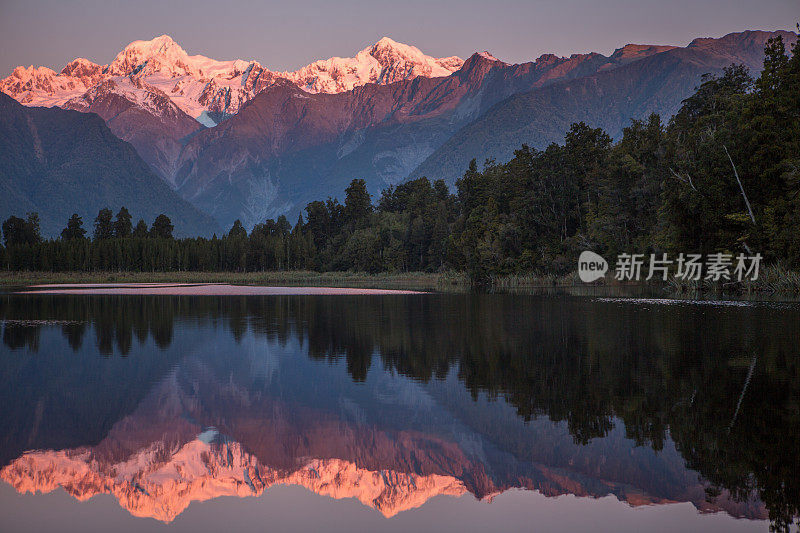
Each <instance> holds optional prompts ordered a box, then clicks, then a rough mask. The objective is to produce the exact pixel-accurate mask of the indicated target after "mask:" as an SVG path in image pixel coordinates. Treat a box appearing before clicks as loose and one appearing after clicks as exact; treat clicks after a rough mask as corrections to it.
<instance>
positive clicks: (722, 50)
mask: <svg viewBox="0 0 800 533" xmlns="http://www.w3.org/2000/svg"><path fill="white" fill-rule="evenodd" d="M778 34H779V35H781V36H782V37H783V40H784V42H785V43H787V47H788V45H790V44H791V43H794V42H795V41H796V40H797V35H796V34H794V33H791V32H763V31H747V32H743V33H733V34H730V35H726V36H725V37H723V38H721V39H695V40H694V41H692V42H691V43H690V44H689V46H687V47H686V48H674V49H670V50H666V51H664V52H663V53H658V54H651V55H650V56H648V57H644V58H641V56H640V55H639V53H637V52H638V51H637V50H629V52H630V53H625V50H624V49H623V50H621V51H619V52H622V53H621V54H620V57H624V56H628V58H630V59H633V60H632V61H630V62H628V63H629V64H627V65H626V66H624V67H622V68H618V69H615V70H612V71H607V70H606V69H601V70H600V72H598V73H596V74H594V75H591V76H587V77H584V78H580V79H577V80H572V81H568V82H564V83H559V84H557V85H553V86H550V87H547V88H543V89H537V90H533V91H529V92H526V93H521V94H518V95H516V96H513V97H511V98H509V99H507V100H505V101H503V102H501V103H499V104H497V105H496V106H494V107H493V108H492V109H490V110H489V111H487V113H486V114H485V115H483V116H482V117H481V118H480V119H478V120H476V121H475V122H472V123H471V124H469V125H467V126H465V127H464V128H463V129H461V130H460V131H458V132H457V133H456V134H455V135H453V136H452V137H451V138H450V139H448V140H447V142H445V143H444V144H443V145H442V146H440V147H439V148H438V149H437V150H436V151H435V152H434V153H433V154H431V155H430V156H429V157H428V158H427V159H426V160H425V161H424V162H422V163H421V164H420V165H419V167H417V168H416V169H415V170H414V171H413V172H411V173H410V175H411V176H412V177H419V176H430V177H435V178H444V179H445V180H446V181H447V182H448V183H450V184H453V183H454V182H455V180H456V179H457V178H459V177H461V175H463V173H464V171H465V170H466V169H467V166H468V165H469V161H470V160H471V159H473V158H476V159H477V161H478V162H483V161H484V160H486V159H495V160H497V161H498V162H503V161H507V160H509V159H511V158H512V157H513V154H514V150H516V149H518V148H519V147H520V146H521V145H522V144H523V143H524V144H528V145H529V146H532V147H535V148H544V147H546V146H547V145H548V144H550V143H554V142H556V143H561V142H563V140H564V134H565V133H566V131H567V130H568V129H569V127H570V124H572V123H574V122H579V121H584V122H586V123H587V124H588V125H590V126H591V127H600V128H603V129H604V130H605V131H607V132H608V133H609V134H610V135H611V136H612V137H615V138H619V136H620V135H621V134H622V128H623V127H625V126H627V125H628V124H629V122H630V120H631V119H633V118H636V119H641V118H644V117H646V116H647V115H648V114H650V113H659V114H660V115H661V116H662V119H663V120H664V121H665V122H666V121H667V120H668V118H669V117H670V116H672V115H673V114H674V113H675V112H676V111H677V110H678V109H679V107H680V104H681V101H682V100H683V99H684V98H685V97H687V96H689V95H690V94H691V93H692V91H693V90H694V88H695V87H696V86H697V85H699V82H700V77H701V76H702V75H703V74H705V73H711V74H719V73H721V71H722V69H723V68H725V67H727V66H730V65H731V64H739V63H742V64H744V65H746V66H747V67H748V68H749V69H750V70H751V71H753V72H757V71H760V70H761V67H762V63H763V60H764V45H765V44H766V41H767V39H769V38H770V37H773V36H775V35H778ZM615 55H617V54H615ZM612 57H613V56H612ZM637 59H640V60H637Z"/></svg>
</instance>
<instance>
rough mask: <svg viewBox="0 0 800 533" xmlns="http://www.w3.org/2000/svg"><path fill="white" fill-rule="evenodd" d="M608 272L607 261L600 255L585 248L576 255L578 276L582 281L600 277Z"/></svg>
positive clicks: (590, 280)
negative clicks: (578, 255)
mask: <svg viewBox="0 0 800 533" xmlns="http://www.w3.org/2000/svg"><path fill="white" fill-rule="evenodd" d="M606 272H608V263H607V262H606V260H605V259H603V258H602V257H601V256H599V255H597V254H596V253H594V252H590V251H589V250H586V251H584V252H581V255H580V257H578V276H579V277H580V278H581V281H583V282H584V283H591V282H593V281H597V280H598V279H600V278H602V277H603V276H605V275H606Z"/></svg>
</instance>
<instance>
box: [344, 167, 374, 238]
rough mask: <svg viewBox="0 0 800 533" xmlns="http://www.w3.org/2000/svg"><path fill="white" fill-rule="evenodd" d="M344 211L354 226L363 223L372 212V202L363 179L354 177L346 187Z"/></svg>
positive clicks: (348, 220)
mask: <svg viewBox="0 0 800 533" xmlns="http://www.w3.org/2000/svg"><path fill="white" fill-rule="evenodd" d="M344 192H345V201H344V213H345V216H346V217H347V222H348V223H349V224H350V225H351V226H352V227H356V226H360V225H363V224H364V223H365V222H366V221H367V219H368V217H369V214H370V213H371V212H372V203H371V200H370V196H369V193H368V192H367V184H366V182H365V181H364V180H363V179H354V180H353V181H351V182H350V186H349V187H347V189H345V191H344Z"/></svg>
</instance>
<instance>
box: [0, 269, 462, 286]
mask: <svg viewBox="0 0 800 533" xmlns="http://www.w3.org/2000/svg"><path fill="white" fill-rule="evenodd" d="M60 283H229V284H232V285H265V286H266V285H280V286H304V287H305V286H317V287H352V288H375V289H416V290H445V289H447V288H448V287H453V288H458V287H469V278H468V277H467V276H466V275H462V274H458V273H443V274H436V273H427V272H401V273H380V274H369V273H365V272H312V271H290V272H30V271H24V272H0V286H6V287H10V286H25V285H44V284H60Z"/></svg>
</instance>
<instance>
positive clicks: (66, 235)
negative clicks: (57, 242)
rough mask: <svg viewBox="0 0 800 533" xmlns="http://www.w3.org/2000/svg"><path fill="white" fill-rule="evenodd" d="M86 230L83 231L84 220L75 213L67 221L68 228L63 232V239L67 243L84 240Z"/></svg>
mask: <svg viewBox="0 0 800 533" xmlns="http://www.w3.org/2000/svg"><path fill="white" fill-rule="evenodd" d="M85 236H86V230H85V229H83V219H82V218H81V217H80V216H78V214H77V213H73V214H72V216H71V217H69V220H68V221H67V227H66V228H64V229H63V230H62V231H61V238H62V239H63V240H65V241H72V240H76V239H83V238H84V237H85Z"/></svg>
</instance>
